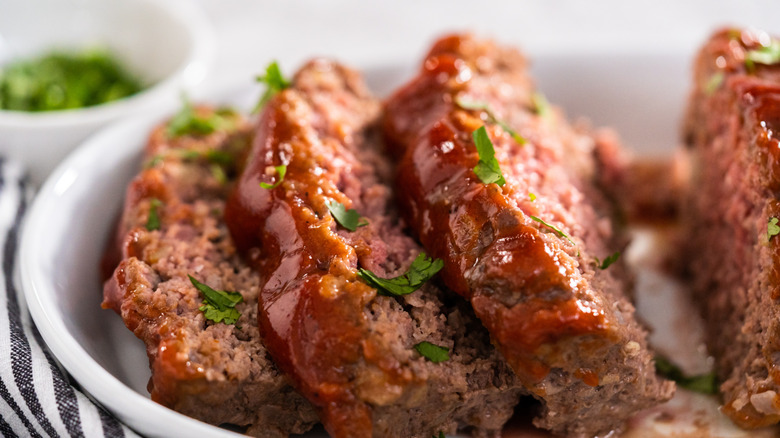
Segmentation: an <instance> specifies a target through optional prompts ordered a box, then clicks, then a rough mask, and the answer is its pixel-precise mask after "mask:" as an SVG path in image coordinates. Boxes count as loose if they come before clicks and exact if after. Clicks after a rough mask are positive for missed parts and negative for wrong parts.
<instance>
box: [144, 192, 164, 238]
mask: <svg viewBox="0 0 780 438" xmlns="http://www.w3.org/2000/svg"><path fill="white" fill-rule="evenodd" d="M160 207H162V202H161V201H160V200H159V199H157V198H152V199H151V200H150V201H149V216H148V217H147V218H146V229H147V230H148V231H154V230H159V229H160V215H159V213H158V212H157V209H158V208H160Z"/></svg>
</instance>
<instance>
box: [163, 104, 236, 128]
mask: <svg viewBox="0 0 780 438" xmlns="http://www.w3.org/2000/svg"><path fill="white" fill-rule="evenodd" d="M182 101H183V102H182V107H181V109H180V110H179V112H178V113H176V114H175V115H174V116H173V117H171V119H170V120H169V121H168V125H167V128H166V133H167V134H168V137H171V138H176V137H181V136H183V135H193V136H203V135H209V134H211V133H213V132H215V131H218V130H220V129H230V128H232V127H233V126H234V122H233V121H232V120H230V118H231V117H233V116H235V114H236V113H235V111H233V110H232V109H229V108H221V109H219V110H216V111H214V112H213V113H212V114H209V115H207V116H201V115H198V114H197V112H196V111H195V107H193V106H192V102H190V101H189V99H187V97H186V96H182Z"/></svg>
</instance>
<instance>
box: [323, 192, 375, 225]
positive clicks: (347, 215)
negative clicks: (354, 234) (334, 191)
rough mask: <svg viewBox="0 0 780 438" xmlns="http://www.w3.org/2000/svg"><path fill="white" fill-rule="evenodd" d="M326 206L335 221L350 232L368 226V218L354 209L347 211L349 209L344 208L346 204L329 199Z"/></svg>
mask: <svg viewBox="0 0 780 438" xmlns="http://www.w3.org/2000/svg"><path fill="white" fill-rule="evenodd" d="M325 205H327V206H328V211H330V214H331V215H332V216H333V219H335V220H336V222H338V224H339V225H341V226H342V227H344V228H346V229H348V230H349V231H355V230H357V229H358V227H362V226H365V225H368V221H367V220H366V218H364V217H362V216H360V213H358V212H357V211H356V210H355V209H353V208H350V209H349V210H347V208H346V207H344V204H342V203H340V202H336V201H334V200H332V199H329V200H328V201H327V202H326V203H325Z"/></svg>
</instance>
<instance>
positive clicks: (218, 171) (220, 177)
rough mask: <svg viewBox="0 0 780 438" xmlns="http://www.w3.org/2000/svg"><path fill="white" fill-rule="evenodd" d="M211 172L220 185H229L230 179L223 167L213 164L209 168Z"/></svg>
mask: <svg viewBox="0 0 780 438" xmlns="http://www.w3.org/2000/svg"><path fill="white" fill-rule="evenodd" d="M209 170H210V171H211V176H213V177H214V179H215V180H217V182H218V183H219V184H225V183H227V181H228V177H227V175H226V174H225V169H223V168H222V166H220V165H219V164H212V165H211V166H209Z"/></svg>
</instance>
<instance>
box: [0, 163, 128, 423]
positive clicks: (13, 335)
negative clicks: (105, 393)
mask: <svg viewBox="0 0 780 438" xmlns="http://www.w3.org/2000/svg"><path fill="white" fill-rule="evenodd" d="M31 193H32V190H31V188H30V186H29V184H28V183H27V181H26V178H25V177H24V172H23V170H22V167H21V166H20V165H19V164H18V163H15V162H11V161H10V160H5V159H3V158H2V157H0V263H2V276H1V277H0V434H1V435H2V436H4V437H15V436H20V437H35V438H37V437H68V436H70V437H101V436H104V437H124V436H127V437H137V436H138V435H137V434H135V433H134V432H133V431H132V430H130V429H129V428H127V427H126V426H125V425H123V424H122V423H120V422H119V420H117V419H116V418H115V417H114V416H113V415H111V414H110V413H109V412H108V411H106V410H105V409H103V408H102V407H100V406H99V405H97V404H95V403H94V402H92V401H91V400H90V399H89V398H87V397H86V396H85V395H84V393H82V392H81V391H80V390H79V389H78V386H77V384H76V383H75V381H71V380H70V379H69V376H68V375H67V374H65V373H64V372H63V371H62V370H61V369H60V368H59V366H58V364H57V363H56V362H55V361H54V359H53V357H52V355H51V353H49V351H48V350H47V349H46V344H44V342H43V340H42V339H41V336H40V334H39V333H38V330H37V329H36V328H35V325H34V324H33V323H32V321H31V319H30V314H29V312H28V311H27V305H26V303H25V301H24V295H22V292H21V289H20V287H19V281H18V275H17V274H16V271H15V269H16V258H15V255H16V253H17V246H18V243H19V237H20V236H19V234H20V226H21V223H22V219H23V217H24V212H25V209H26V207H27V205H28V202H29V200H30V198H31V196H30V195H31Z"/></svg>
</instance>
